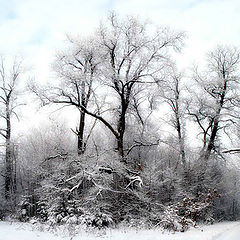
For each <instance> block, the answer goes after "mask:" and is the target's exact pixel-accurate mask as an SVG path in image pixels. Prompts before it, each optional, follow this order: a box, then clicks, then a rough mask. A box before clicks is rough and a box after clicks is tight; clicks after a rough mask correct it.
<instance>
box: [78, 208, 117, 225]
mask: <svg viewBox="0 0 240 240" xmlns="http://www.w3.org/2000/svg"><path fill="white" fill-rule="evenodd" d="M82 223H83V224H85V225H86V226H87V227H94V228H98V229H102V228H107V227H111V226H113V225H114V221H113V219H112V217H111V216H110V215H109V214H105V213H101V212H99V213H96V214H94V215H91V214H86V215H83V216H82Z"/></svg>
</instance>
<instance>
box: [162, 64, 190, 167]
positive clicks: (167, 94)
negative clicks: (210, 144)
mask: <svg viewBox="0 0 240 240" xmlns="http://www.w3.org/2000/svg"><path fill="white" fill-rule="evenodd" d="M182 77H183V74H182V73H178V72H177V71H176V67H175V66H174V65H170V67H169V70H168V76H167V77H166V79H165V81H162V82H161V86H160V92H161V97H163V99H164V101H165V102H166V103H167V104H168V105H169V107H170V110H171V112H172V118H171V121H170V122H169V123H170V125H171V126H172V127H173V128H174V129H175V130H176V132H177V138H178V145H179V153H180V158H181V162H182V165H183V168H184V169H185V168H186V154H185V146H184V138H185V128H184V126H185V119H184V115H185V106H184V105H185V103H184V99H183V86H182Z"/></svg>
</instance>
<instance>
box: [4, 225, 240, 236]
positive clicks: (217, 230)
mask: <svg viewBox="0 0 240 240" xmlns="http://www.w3.org/2000/svg"><path fill="white" fill-rule="evenodd" d="M69 230H70V229H68V231H65V232H63V231H59V230H58V231H57V232H58V234H56V232H55V233H53V232H52V233H51V232H48V231H46V230H45V231H43V229H42V230H41V228H39V227H38V230H36V225H32V224H27V223H11V222H0V240H239V239H240V222H223V223H217V224H214V225H211V226H202V227H198V228H193V229H190V230H189V231H187V232H185V233H175V234H173V233H168V232H165V233H163V232H162V231H161V230H160V229H155V230H133V229H118V230H117V229H113V230H106V231H104V232H103V231H102V232H97V231H94V233H93V232H90V231H87V232H85V231H83V230H79V233H78V234H77V235H72V234H71V233H70V232H71V230H70V232H69Z"/></svg>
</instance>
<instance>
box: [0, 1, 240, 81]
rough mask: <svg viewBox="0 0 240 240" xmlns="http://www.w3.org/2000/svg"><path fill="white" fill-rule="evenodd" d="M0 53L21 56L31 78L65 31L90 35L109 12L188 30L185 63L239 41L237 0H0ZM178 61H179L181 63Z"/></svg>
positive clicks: (43, 74)
mask: <svg viewBox="0 0 240 240" xmlns="http://www.w3.org/2000/svg"><path fill="white" fill-rule="evenodd" d="M0 3H1V8H0V36H1V37H0V53H2V54H5V55H6V54H11V55H14V54H21V55H22V56H23V57H24V58H25V59H26V62H27V63H28V64H30V65H31V67H32V68H33V69H34V71H35V74H36V78H38V79H45V78H48V77H49V63H50V62H51V60H52V57H53V55H54V52H55V51H56V49H58V48H61V46H63V44H64V40H65V36H66V34H79V35H86V34H89V33H91V32H92V31H93V30H94V28H95V27H96V26H97V25H98V23H99V21H100V20H101V19H104V17H105V16H106V15H107V14H108V11H110V10H115V11H117V12H118V13H119V14H121V15H124V14H134V15H137V16H139V17H140V18H143V19H145V18H148V19H150V20H151V21H152V22H153V23H155V24H158V25H169V26H170V27H171V28H173V29H177V30H184V31H186V32H187V35H188V39H187V40H186V47H185V49H184V51H183V54H182V56H181V57H180V58H182V59H184V62H187V63H186V65H187V64H189V63H190V62H192V61H198V59H200V58H202V57H203V55H204V54H205V52H206V51H208V50H209V49H211V48H212V47H213V46H215V45H216V44H219V43H221V44H222V43H224V44H225V43H227V44H234V45H237V46H239V45H240V42H239V40H240V14H239V12H240V1H239V0H88V1H86V0H84V1H83V0H8V1H6V0H0ZM181 62H183V61H181Z"/></svg>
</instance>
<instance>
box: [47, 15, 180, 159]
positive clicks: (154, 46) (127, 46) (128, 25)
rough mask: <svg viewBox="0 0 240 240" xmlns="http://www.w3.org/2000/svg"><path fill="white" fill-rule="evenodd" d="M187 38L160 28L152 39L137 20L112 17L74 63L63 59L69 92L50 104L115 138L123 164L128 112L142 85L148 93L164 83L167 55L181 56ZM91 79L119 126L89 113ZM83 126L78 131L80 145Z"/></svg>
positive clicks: (61, 91) (59, 94)
mask: <svg viewBox="0 0 240 240" xmlns="http://www.w3.org/2000/svg"><path fill="white" fill-rule="evenodd" d="M183 38H184V34H183V33H181V32H180V33H179V32H178V33H174V32H172V31H170V30H169V29H167V28H159V29H158V30H155V31H154V33H152V34H151V33H150V32H149V31H148V24H144V23H141V22H140V21H139V20H138V19H136V18H134V17H127V18H126V19H125V20H120V18H118V17H117V16H116V14H115V13H111V14H110V16H109V18H108V21H107V23H106V25H101V26H100V28H99V29H98V30H97V32H96V34H95V35H94V38H91V39H88V40H87V45H86V46H85V47H82V46H81V47H78V48H77V51H76V52H75V53H73V54H70V55H71V56H70V60H69V58H67V57H66V55H61V57H60V58H59V59H58V63H60V64H59V66H58V70H57V72H58V73H60V74H61V76H63V77H64V78H65V79H66V82H65V86H62V85H60V86H58V87H55V89H54V90H55V93H54V94H55V96H53V95H52V96H49V95H48V96H46V98H47V99H48V100H50V101H52V102H55V103H63V104H66V105H73V106H76V107H77V108H78V109H79V111H80V112H81V116H82V119H84V117H85V114H88V115H90V116H92V117H94V118H95V119H97V120H99V121H100V122H102V123H103V124H104V125H105V126H106V127H107V128H108V129H109V130H110V131H111V132H112V134H113V135H114V138H115V139H116V142H117V147H116V150H117V151H118V153H119V155H120V156H121V158H122V159H124V134H125V131H126V119H127V115H128V113H129V106H130V105H131V104H132V103H133V101H134V99H136V96H137V95H138V94H141V90H140V89H141V88H140V86H141V85H143V86H145V88H146V86H147V85H146V84H150V83H154V82H156V81H159V80H160V78H161V71H162V69H163V68H164V67H165V63H166V62H168V59H169V56H168V52H169V50H170V49H174V50H180V49H181V46H182V41H183ZM85 49H87V51H86V50H85ZM66 68H67V69H68V70H66ZM97 69H98V70H97ZM96 70H97V72H96ZM93 78H94V79H96V80H97V82H98V83H100V84H101V85H102V89H103V91H108V92H109V93H110V94H113V95H111V96H112V102H115V108H114V109H113V108H111V111H112V112H113V113H114V116H115V119H116V122H115V123H114V122H111V121H109V120H108V118H107V116H106V115H103V114H101V112H100V111H99V109H98V110H97V111H95V112H94V111H91V110H90V109H89V107H88V102H89V98H90V96H91V93H92V79H93ZM66 85H67V86H66ZM66 87H67V88H66ZM66 89H68V91H66ZM56 90H57V91H56ZM56 92H57V93H56ZM96 97H98V96H96ZM105 110H106V109H105ZM105 112H106V111H105ZM81 122H84V120H80V123H81ZM83 126H84V124H82V125H81V126H80V127H79V129H78V133H79V135H80V142H81V141H82V140H81V138H82V130H83ZM80 145H81V144H80ZM80 151H82V150H81V149H80Z"/></svg>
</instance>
